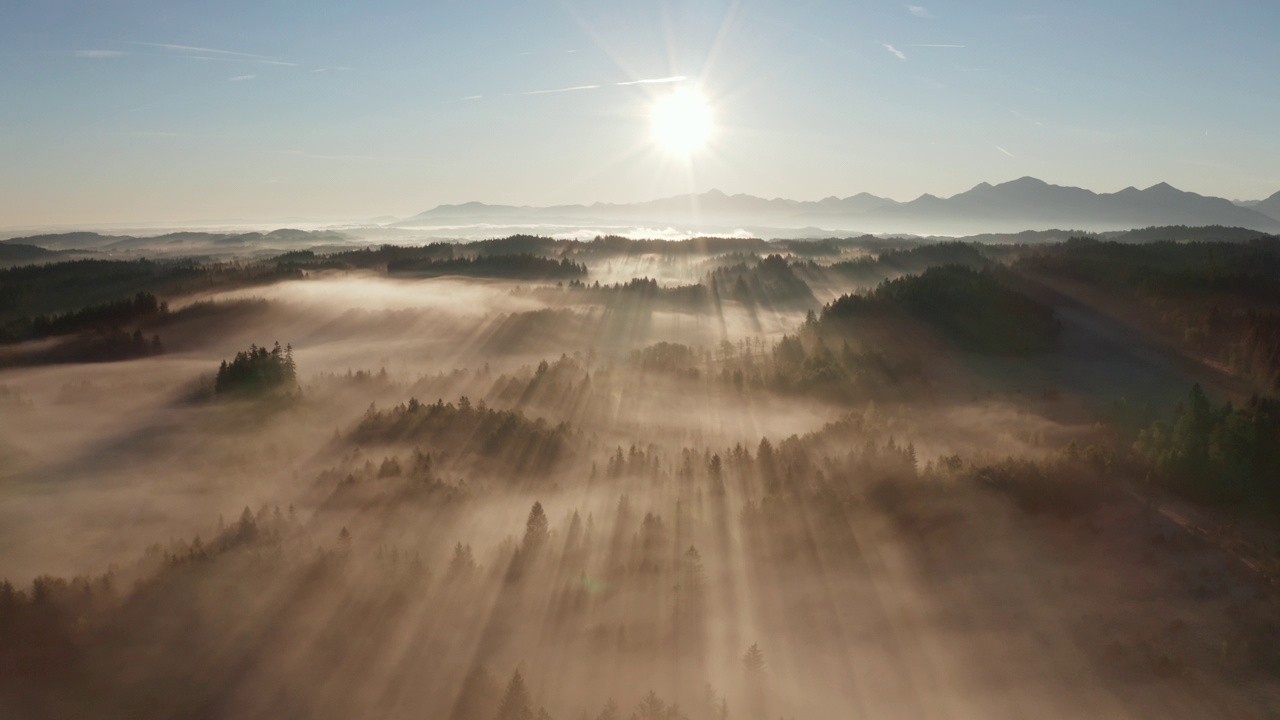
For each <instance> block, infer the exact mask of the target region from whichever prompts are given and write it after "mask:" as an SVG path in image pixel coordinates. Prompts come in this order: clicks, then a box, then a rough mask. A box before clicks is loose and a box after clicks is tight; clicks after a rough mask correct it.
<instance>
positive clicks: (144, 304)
mask: <svg viewBox="0 0 1280 720" xmlns="http://www.w3.org/2000/svg"><path fill="white" fill-rule="evenodd" d="M168 312H169V305H168V303H162V302H160V301H159V300H157V299H156V296H155V295H152V294H151V293H149V292H140V293H138V294H136V295H134V296H133V297H132V298H125V299H123V300H115V301H112V302H107V303H102V304H99V305H90V306H88V307H86V308H82V309H80V310H75V311H71V312H66V313H62V314H61V315H38V316H36V317H35V318H33V319H32V321H31V335H32V337H48V336H50V335H67V334H69V333H73V332H80V331H82V330H89V329H92V328H98V327H102V328H119V327H121V326H123V325H128V324H132V323H137V322H139V321H143V320H150V319H153V318H157V317H160V316H163V315H165V314H167V313H168Z"/></svg>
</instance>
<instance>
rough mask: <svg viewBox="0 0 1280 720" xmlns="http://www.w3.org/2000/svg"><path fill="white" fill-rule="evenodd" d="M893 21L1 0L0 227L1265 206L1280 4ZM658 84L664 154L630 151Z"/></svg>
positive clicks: (787, 13) (723, 11) (925, 6)
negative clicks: (986, 198) (706, 201)
mask: <svg viewBox="0 0 1280 720" xmlns="http://www.w3.org/2000/svg"><path fill="white" fill-rule="evenodd" d="M918 1H919V2H920V3H921V4H920V5H913V4H904V3H899V2H881V1H879V0H875V1H871V0H844V1H839V2H837V1H825V0H789V1H785V2H783V1H778V2H774V1H759V2H753V1H743V2H720V1H718V0H702V1H698V2H693V1H684V2H635V1H634V0H631V1H626V2H624V1H622V0H611V1H605V0H589V1H579V0H562V1H560V2H545V1H542V0H524V1H520V2H505V3H498V2H488V1H486V0H458V1H452V0H445V1H423V0H418V1H416V2H389V1H384V2H363V3H332V2H326V1H325V0H309V1H308V2H270V1H266V0H253V1H252V2H241V1H240V0H229V1H222V2H207V1H201V2H173V1H171V0H165V1H163V2H162V1H159V0H115V1H113V2H89V1H88V0H75V1H68V0H62V1H59V0H42V1H39V2H33V1H27V0H10V2H9V3H7V4H6V6H5V8H4V10H3V22H0V226H17V225H38V224H75V223H81V224H88V223H93V222H129V221H152V220H154V221H181V220H195V219H212V218H262V219H267V218H284V217H289V216H310V217H333V218H358V217H368V216H376V215H384V214H390V215H398V216H404V215H409V214H412V213H415V212H418V211H421V210H424V209H427V208H429V207H432V206H434V205H437V204H440V203H446V202H464V201H468V200H482V201H486V202H493V203H512V204H539V205H541V204H553V203H574V202H588V203H589V202H594V201H610V202H625V201H633V200H645V199H651V198H653V197H658V196H664V195H671V194H676V193H681V192H689V191H704V190H707V189H710V188H713V187H714V188H719V189H721V190H724V191H726V192H731V193H734V192H746V193H750V194H754V195H761V196H766V197H789V198H794V199H818V198H821V197H824V196H828V195H839V196H846V195H851V194H854V193H857V192H861V191H867V192H871V193H874V194H878V195H885V196H889V197H893V198H896V199H899V200H905V199H910V198H913V197H916V196H918V195H920V194H921V193H926V192H928V193H933V194H935V195H944V196H945V195H951V194H954V193H956V192H960V191H963V190H965V189H968V188H969V187H971V186H973V185H974V184H976V183H978V182H982V181H989V182H1001V181H1004V180H1009V179H1013V178H1017V177H1020V176H1023V175H1034V176H1036V177H1039V178H1041V179H1044V180H1046V181H1048V182H1052V183H1056V184H1063V185H1079V186H1083V187H1088V188H1090V189H1093V190H1097V191H1115V190H1119V189H1121V188H1123V187H1125V186H1127V185H1135V186H1138V187H1145V186H1148V185H1152V184H1155V183H1157V182H1161V181H1167V182H1169V183H1171V184H1173V185H1175V186H1177V187H1180V188H1182V189H1185V190H1192V191H1195V192H1200V193H1204V194H1213V195H1221V196H1225V197H1232V198H1243V199H1250V198H1252V199H1258V198H1262V197H1266V196H1267V195H1270V194H1271V193H1273V192H1276V191H1277V190H1280V133H1277V131H1276V129H1275V128H1276V127H1277V126H1278V125H1277V118H1280V40H1277V38H1280V3H1277V2H1275V1H1274V0H1219V1H1217V2H1208V1H1201V0H1186V1H1184V2H1179V3H1169V2H1155V1H1139V0H1110V1H1101V0H1077V1H1075V2H1046V1H1044V0H1030V1H1023V2H1007V1H1004V0H976V1H970V2H955V1H946V2H942V1H939V2H931V1H930V0H918ZM672 77H683V78H685V79H684V80H681V81H668V82H652V83H636V82H635V81H638V80H657V79H664V78H672ZM624 83H631V84H624ZM583 86H596V87H585V88H584V87H583ZM567 88H583V89H576V90H565V89H567ZM679 89H684V90H686V91H688V90H697V91H698V92H701V93H702V94H703V95H705V96H706V98H707V99H708V103H709V105H710V107H711V110H712V113H713V115H714V123H715V126H716V129H715V132H714V134H713V136H712V138H711V141H710V142H709V143H708V145H707V146H706V147H705V148H703V149H701V150H700V151H698V152H695V153H694V154H693V155H692V156H691V157H689V158H687V159H685V158H679V157H673V156H672V155H670V154H669V153H665V152H663V151H662V149H661V148H658V147H655V146H654V144H653V143H652V142H651V139H650V131H649V123H650V113H651V108H652V106H653V104H654V102H655V100H656V99H657V98H659V97H660V96H662V95H663V94H665V93H670V92H673V91H676V90H679ZM553 90H564V91H563V92H544V91H553Z"/></svg>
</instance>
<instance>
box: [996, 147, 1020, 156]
mask: <svg viewBox="0 0 1280 720" xmlns="http://www.w3.org/2000/svg"><path fill="white" fill-rule="evenodd" d="M996 149H997V150H999V151H1000V152H1002V153H1004V154H1005V155H1008V156H1009V157H1011V158H1016V157H1018V156H1017V155H1014V154H1013V153H1011V152H1009V151H1008V150H1005V149H1004V148H1002V147H1000V146H999V145H997V146H996Z"/></svg>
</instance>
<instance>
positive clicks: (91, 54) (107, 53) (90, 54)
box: [75, 50, 127, 58]
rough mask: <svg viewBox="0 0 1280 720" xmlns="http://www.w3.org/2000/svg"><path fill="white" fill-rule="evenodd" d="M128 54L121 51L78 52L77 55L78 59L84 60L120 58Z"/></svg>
mask: <svg viewBox="0 0 1280 720" xmlns="http://www.w3.org/2000/svg"><path fill="white" fill-rule="evenodd" d="M126 54H127V53H122V52H120V51H119V50H77V51H76V53H75V55H76V57H82V58H118V57H121V56H123V55H126Z"/></svg>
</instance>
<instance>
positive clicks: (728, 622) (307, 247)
mask: <svg viewBox="0 0 1280 720" xmlns="http://www.w3.org/2000/svg"><path fill="white" fill-rule="evenodd" d="M388 232H390V231H388ZM381 237H382V239H381V240H378V241H374V242H370V241H369V238H361V237H353V236H352V235H351V234H349V233H344V232H343V231H329V230H315V231H301V230H278V231H274V232H266V233H264V232H253V233H249V234H243V233H240V234H235V233H230V234H227V233H223V234H218V233H203V232H201V233H197V232H187V233H171V234H165V235H160V236H152V237H144V236H123V235H121V236H107V235H99V234H96V233H72V234H67V235H46V236H34V237H28V238H15V239H13V240H9V241H5V242H2V243H0V261H3V262H2V263H0V264H3V268H0V580H2V581H0V717H6V718H22V719H25V718H73V717H76V718H82V717H94V718H131V719H135V718H210V719H212V718H293V717H296V718H353V717H371V718H372V717H377V718H411V717H412V718H424V717H425V718H441V719H449V720H514V719H517V718H519V719H522V720H523V719H532V718H537V719H538V720H543V719H545V718H556V719H557V720H624V719H627V718H632V719H636V720H659V719H667V720H682V719H684V720H713V719H715V720H725V719H726V718H739V719H748V720H756V719H759V720H766V719H767V720H774V719H776V718H786V719H789V720H802V719H805V718H815V719H816V718H859V717H874V718H943V717H951V718H1026V717H1044V718H1078V717H1097V718H1129V717H1167V718H1205V717H1232V718H1255V717H1256V718H1266V717H1274V716H1275V714H1276V713H1277V712H1280V650H1278V649H1280V605H1278V604H1277V599H1278V596H1277V592H1276V587H1275V581H1276V578H1277V577H1278V576H1280V555H1278V554H1277V553H1278V552H1280V530H1278V528H1280V525H1277V523H1276V520H1277V512H1280V238H1277V237H1275V236H1272V235H1267V234H1265V233H1264V232H1259V231H1255V230H1246V229H1241V228H1224V227H1151V228H1147V229H1144V230H1134V231H1126V232H1123V233H1120V232H1117V233H1111V234H1106V235H1102V234H1086V233H1059V232H1057V231H1045V232H1035V233H1022V234H1016V235H1006V236H977V237H972V238H967V239H962V240H944V239H939V238H929V237H876V236H870V235H865V236H854V237H828V238H816V239H803V240H797V239H790V240H768V241H766V240H762V239H758V238H753V237H696V238H693V239H687V240H669V239H645V238H631V237H622V236H607V235H602V236H598V237H594V238H577V237H566V236H558V237H547V236H538V235H510V236H505V237H488V238H486V239H482V240H475V241H471V242H443V241H434V242H413V238H412V237H407V236H405V235H399V236H396V235H390V236H381ZM383 240H385V242H383Z"/></svg>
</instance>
